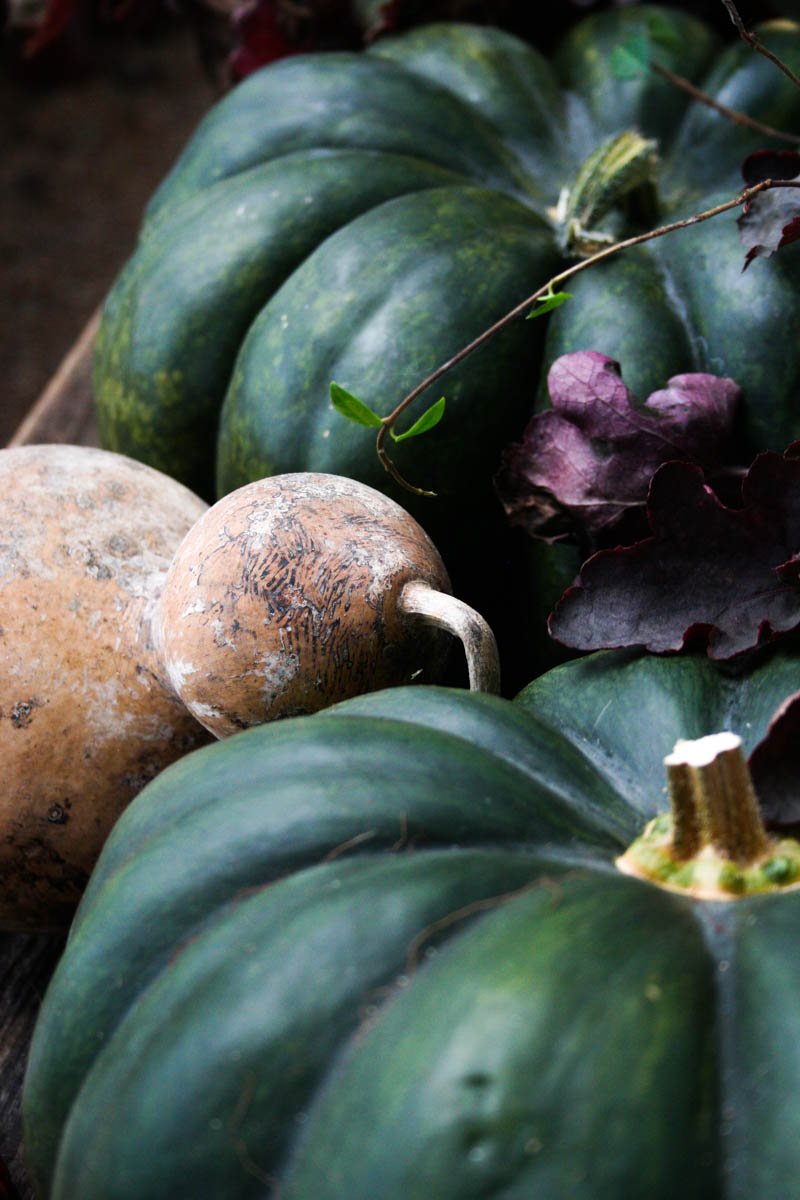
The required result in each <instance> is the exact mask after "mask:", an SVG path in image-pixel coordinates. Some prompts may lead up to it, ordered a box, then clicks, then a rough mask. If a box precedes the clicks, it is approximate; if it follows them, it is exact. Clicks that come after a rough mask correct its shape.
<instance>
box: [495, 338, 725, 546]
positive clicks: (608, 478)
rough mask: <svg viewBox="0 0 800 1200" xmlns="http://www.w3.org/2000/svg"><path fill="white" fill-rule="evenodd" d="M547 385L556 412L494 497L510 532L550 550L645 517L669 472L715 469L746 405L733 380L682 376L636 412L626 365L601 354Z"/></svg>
mask: <svg viewBox="0 0 800 1200" xmlns="http://www.w3.org/2000/svg"><path fill="white" fill-rule="evenodd" d="M547 383H548V389H549V392H550V398H551V400H552V402H553V407H552V409H548V410H547V411H546V412H542V413H538V414H537V415H535V416H534V417H533V418H532V419H531V420H530V422H529V423H528V426H527V428H526V429H525V432H524V434H523V441H522V443H518V444H514V445H511V446H508V447H506V449H505V450H504V452H503V460H502V465H501V467H500V470H499V471H498V473H497V476H496V477H495V487H496V488H497V492H498V495H499V497H500V500H501V502H502V504H503V506H504V508H505V510H506V513H507V514H508V516H509V519H510V522H511V524H513V525H522V526H523V527H524V528H525V529H526V530H527V532H528V533H529V534H531V536H533V537H537V538H541V539H543V540H544V541H548V542H554V541H558V540H560V539H563V538H565V537H568V536H570V535H572V534H577V535H578V536H579V537H583V538H585V537H587V536H588V538H589V539H591V538H592V537H593V536H594V535H596V534H597V533H598V532H599V531H600V530H604V529H608V528H610V527H612V526H614V525H616V524H617V523H618V522H619V521H620V520H621V519H622V517H623V516H625V514H626V513H627V512H629V511H630V510H631V509H632V508H637V507H640V508H643V507H644V504H645V501H646V499H647V489H648V486H649V484H650V479H651V478H652V476H653V473H654V472H655V471H656V470H657V468H658V467H659V466H660V465H661V464H662V463H663V462H666V461H668V460H673V459H691V460H694V461H697V462H700V463H701V464H702V465H703V466H704V467H706V468H712V467H714V466H716V465H717V463H718V462H719V452H720V449H721V447H723V446H724V442H725V440H726V437H727V434H728V432H729V430H730V427H731V424H732V421H733V416H734V411H735V409H736V405H737V403H738V400H739V397H740V395H741V392H740V389H739V388H738V387H737V386H736V384H735V383H734V382H733V381H732V380H730V379H720V378H718V377H717V376H716V375H703V374H694V375H675V376H674V377H673V378H672V379H670V380H669V382H668V383H667V386H666V388H665V389H664V390H662V391H660V392H654V393H653V395H652V396H650V397H649V399H648V400H647V402H646V403H645V404H644V405H638V406H637V404H636V399H635V397H634V396H633V395H632V393H631V392H630V391H629V390H628V388H627V387H626V386H625V384H624V383H623V382H622V376H621V374H620V367H619V364H618V363H616V362H615V361H614V360H613V359H611V358H607V357H606V355H604V354H599V353H597V352H596V351H594V350H581V351H578V352H576V353H574V354H565V355H562V357H561V358H558V359H556V361H555V362H554V363H553V366H552V367H551V368H550V373H549V375H548V380H547Z"/></svg>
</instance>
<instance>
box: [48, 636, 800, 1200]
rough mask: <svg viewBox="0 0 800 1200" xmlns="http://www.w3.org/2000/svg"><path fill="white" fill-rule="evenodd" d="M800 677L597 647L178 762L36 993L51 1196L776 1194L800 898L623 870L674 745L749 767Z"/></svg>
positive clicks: (136, 821) (799, 1003) (793, 1174)
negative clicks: (702, 740) (714, 743)
mask: <svg viewBox="0 0 800 1200" xmlns="http://www.w3.org/2000/svg"><path fill="white" fill-rule="evenodd" d="M799 683H800V663H799V662H798V660H797V659H796V658H794V657H789V656H781V655H779V654H776V655H773V656H772V657H771V658H770V659H769V660H768V661H766V662H762V665H761V666H759V667H758V668H757V669H753V670H752V671H750V672H748V673H742V672H740V673H739V674H738V675H737V674H736V673H734V672H732V671H730V669H728V670H723V669H720V668H719V667H716V666H714V665H713V664H712V663H710V662H709V661H708V660H706V659H702V660H701V659H692V658H680V659H676V658H673V659H669V660H666V659H663V660H662V659H654V658H646V657H640V656H637V655H634V654H630V653H627V652H615V653H608V654H600V655H595V656H592V657H589V658H586V659H582V660H579V661H576V662H573V663H569V664H567V665H565V666H562V667H560V668H557V669H556V670H554V671H552V672H550V673H549V674H547V675H545V676H542V677H541V678H540V679H539V680H538V681H536V682H535V683H534V684H532V685H531V686H530V688H528V689H527V690H526V691H525V692H524V694H523V695H522V696H521V697H520V698H519V703H511V702H508V701H503V700H499V699H497V698H492V697H486V696H482V695H478V694H468V693H465V692H460V691H451V690H447V689H433V688H431V689H428V688H414V689H396V690H393V691H390V692H384V693H378V694H374V695H372V696H369V697H364V698H361V699H358V700H356V701H348V702H347V703H346V704H344V705H340V706H338V707H335V708H333V709H330V710H328V711H327V712H325V713H322V714H318V715H316V716H314V717H307V718H297V719H292V720H288V721H285V722H283V723H277V724H273V725H270V726H263V727H260V728H258V729H255V730H251V731H249V732H247V733H244V734H241V735H237V736H236V737H234V738H231V739H228V740H227V741H225V742H222V743H219V744H218V745H215V746H213V747H210V748H208V749H204V750H200V751H198V752H196V753H194V754H193V755H191V756H190V757H188V758H186V759H184V760H182V761H181V762H179V763H178V764H176V765H175V766H172V767H170V768H169V769H168V770H167V771H165V772H164V773H163V774H162V775H161V776H160V777H159V778H158V779H157V780H155V781H154V782H153V783H152V784H150V785H149V787H148V788H147V789H146V790H145V791H144V792H143V793H142V794H141V795H140V796H139V797H138V798H137V800H136V801H135V802H134V804H133V805H132V806H131V807H130V808H129V809H128V810H127V812H126V813H125V814H124V815H123V817H122V819H121V820H120V822H119V824H118V825H117V827H116V829H115V831H114V833H113V834H112V837H111V839H110V841H109V842H108V843H107V846H106V848H105V850H104V852H103V855H102V857H101V860H100V862H99V865H98V867H97V870H96V872H95V874H94V876H93V878H92V880H91V883H90V886H89V890H88V892H87V893H86V896H85V899H84V901H83V903H82V906H81V909H80V910H79V914H78V917H77V920H76V923H75V925H74V927H73V930H72V933H71V936H70V941H69V943H68V946H67V949H66V953H65V955H64V958H63V959H62V962H61V964H60V966H59V968H58V970H57V972H56V975H55V977H54V979H53V982H52V984H51V987H50V990H49V992H48V994H47V996H46V997H45V1000H44V1004H43V1008H42V1010H41V1015H40V1018H39V1023H38V1026H37V1029H36V1034H35V1037H34V1042H33V1047H32V1051H31V1057H30V1063H29V1067H28V1075H27V1081H26V1088H25V1120H26V1139H27V1152H28V1157H29V1160H30V1163H31V1166H32V1169H33V1171H34V1174H35V1177H36V1179H37V1181H38V1185H39V1189H40V1193H39V1194H40V1195H41V1196H42V1197H53V1198H54V1200H142V1198H143V1197H147V1200H174V1198H175V1197H176V1196H191V1197H192V1198H193V1200H244V1198H250V1197H252V1198H255V1197H259V1198H262V1197H266V1196H270V1195H275V1196H277V1195H278V1194H279V1195H280V1197H281V1200H343V1198H345V1197H346V1198H347V1200H434V1198H435V1200H479V1198H481V1200H483V1198H485V1197H488V1196H492V1197H501V1196H502V1197H503V1198H504V1200H565V1198H567V1197H580V1200H590V1198H591V1200H606V1198H608V1200H612V1198H613V1200H620V1197H637V1198H638V1197H648V1198H649V1200H674V1198H675V1197H676V1196H680V1197H682V1198H686V1200H689V1198H691V1200H695V1198H696V1200H700V1198H702V1200H744V1198H745V1197H747V1200H774V1197H775V1196H781V1195H783V1196H786V1195H789V1194H791V1187H792V1186H793V1185H792V1183H791V1181H793V1180H796V1179H797V1178H798V1173H799V1172H800V1136H798V1134H800V1110H799V1109H798V1105H797V1078H798V1076H799V1075H800V1037H798V1030H799V1029H800V958H798V954H797V945H798V939H799V938H800V891H796V890H795V891H788V892H786V893H784V894H778V895H772V896H761V897H750V898H741V899H737V900H734V901H732V902H729V903H722V902H716V903H707V902H703V901H695V900H691V899H689V898H688V897H685V896H679V895H676V894H672V893H669V892H666V891H663V890H662V889H660V888H658V887H655V886H653V885H651V884H649V883H643V882H640V881H638V880H635V879H632V878H630V877H627V876H625V875H622V874H620V873H619V872H618V871H617V870H616V869H615V867H614V866H613V859H614V857H615V856H616V854H618V853H619V852H620V851H621V850H622V849H623V848H624V847H625V846H626V845H627V844H628V843H629V842H630V841H631V840H632V839H633V838H634V837H635V836H636V834H637V833H638V832H639V831H640V829H641V828H642V826H643V825H644V823H645V821H646V820H648V819H649V818H650V817H651V816H652V815H653V814H655V813H656V812H657V811H659V810H660V809H662V808H663V807H664V796H663V784H664V778H663V767H662V762H661V759H662V756H663V755H664V754H665V753H668V752H669V751H670V750H671V749H672V746H673V744H674V742H675V740H676V739H677V738H678V737H681V736H683V737H695V736H700V735H703V734H706V733H708V732H715V731H718V730H721V729H725V728H728V729H733V730H736V731H739V732H740V733H741V735H742V736H743V739H744V742H745V744H746V746H747V747H748V748H749V747H751V746H752V745H753V744H754V743H755V742H756V741H757V740H759V739H760V738H761V737H762V736H763V733H764V730H765V727H766V724H767V721H768V719H769V716H770V715H771V713H772V711H773V710H774V709H775V708H776V707H777V705H778V704H779V703H780V701H781V700H782V699H783V697H784V696H785V695H787V694H788V693H790V692H792V691H794V690H796V689H797V688H798V684H799ZM278 1188H279V1190H278Z"/></svg>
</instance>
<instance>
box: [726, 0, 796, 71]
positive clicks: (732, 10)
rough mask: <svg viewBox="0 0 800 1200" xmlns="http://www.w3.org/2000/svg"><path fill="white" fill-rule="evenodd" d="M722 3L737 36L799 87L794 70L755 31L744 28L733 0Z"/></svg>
mask: <svg viewBox="0 0 800 1200" xmlns="http://www.w3.org/2000/svg"><path fill="white" fill-rule="evenodd" d="M722 3H723V4H724V5H725V7H726V8H727V10H728V16H729V17H730V19H731V20H732V21H733V23H734V25H735V26H736V29H737V31H738V33H739V37H740V38H742V40H743V41H745V42H747V44H748V46H752V48H753V49H754V50H757V51H758V53H759V54H763V55H764V58H768V59H769V61H770V62H772V63H774V64H775V66H776V67H778V68H779V69H780V70H781V71H783V73H784V75H786V76H787V78H789V79H791V81H792V83H793V84H794V85H795V87H800V79H798V77H797V76H796V75H795V73H794V71H792V70H790V68H789V67H787V65H786V63H784V62H781V60H780V59H779V58H778V56H777V54H773V53H772V51H771V50H768V49H767V47H766V46H765V45H764V43H763V42H762V41H760V40H759V38H758V37H757V35H756V34H755V33H751V32H750V31H749V30H748V29H745V27H744V22H743V21H742V18H741V17H740V16H739V13H738V12H737V10H736V5H735V4H734V3H733V0H722Z"/></svg>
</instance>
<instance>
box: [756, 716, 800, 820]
mask: <svg viewBox="0 0 800 1200" xmlns="http://www.w3.org/2000/svg"><path fill="white" fill-rule="evenodd" d="M749 765H750V773H751V774H752V776H753V784H754V785H755V789H756V794H757V795H758V803H759V807H760V809H761V815H762V816H763V818H764V820H765V821H766V822H767V823H768V824H769V825H796V824H797V823H798V822H800V692H795V693H794V695H792V696H788V697H787V698H786V699H785V700H784V702H783V704H782V705H781V706H780V708H779V709H778V710H777V712H776V713H775V714H774V715H773V717H772V719H771V721H770V723H769V726H768V727H767V732H766V733H765V735H764V737H763V738H762V740H761V741H760V742H759V743H758V745H757V746H756V747H755V749H754V750H753V752H752V754H751V755H750V764H749Z"/></svg>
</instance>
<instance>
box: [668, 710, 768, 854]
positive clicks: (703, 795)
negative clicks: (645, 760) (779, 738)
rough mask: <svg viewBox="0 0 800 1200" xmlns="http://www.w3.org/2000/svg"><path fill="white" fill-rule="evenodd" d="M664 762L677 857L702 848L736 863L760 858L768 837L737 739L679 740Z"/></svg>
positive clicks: (733, 736) (725, 735)
mask: <svg viewBox="0 0 800 1200" xmlns="http://www.w3.org/2000/svg"><path fill="white" fill-rule="evenodd" d="M664 763H665V766H666V768H667V787H668V790H669V795H670V802H671V804H672V815H673V850H674V853H675V857H676V858H677V859H680V860H686V859H688V858H690V857H692V856H693V855H695V854H696V853H697V852H698V851H699V850H700V849H702V846H703V845H712V846H713V847H714V849H715V850H716V851H717V852H718V853H719V854H721V855H722V856H723V857H725V858H727V859H729V860H730V861H731V862H735V863H738V864H739V865H746V864H749V863H752V862H755V861H756V860H757V859H758V858H759V857H760V856H761V855H762V854H764V852H765V851H766V849H767V836H766V833H765V831H764V826H763V824H762V821H761V816H760V813H759V811H758V801H757V799H756V794H755V791H754V789H753V783H752V780H751V778H750V772H749V770H748V767H747V763H746V762H745V759H744V754H743V753H742V740H741V738H740V737H738V736H737V735H736V734H734V733H716V734H712V735H710V736H709V737H704V738H699V739H698V740H696V741H691V742H688V741H687V742H678V744H677V746H676V747H675V749H674V750H673V752H672V754H670V755H668V756H667V758H665V760H664Z"/></svg>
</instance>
